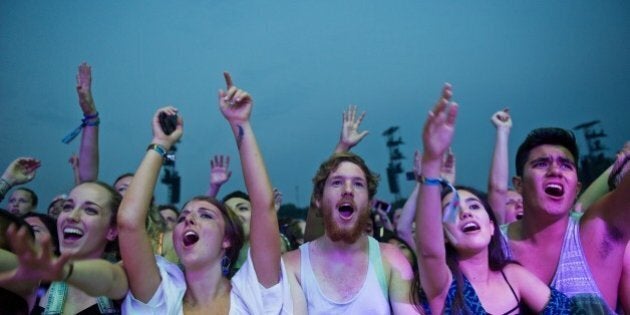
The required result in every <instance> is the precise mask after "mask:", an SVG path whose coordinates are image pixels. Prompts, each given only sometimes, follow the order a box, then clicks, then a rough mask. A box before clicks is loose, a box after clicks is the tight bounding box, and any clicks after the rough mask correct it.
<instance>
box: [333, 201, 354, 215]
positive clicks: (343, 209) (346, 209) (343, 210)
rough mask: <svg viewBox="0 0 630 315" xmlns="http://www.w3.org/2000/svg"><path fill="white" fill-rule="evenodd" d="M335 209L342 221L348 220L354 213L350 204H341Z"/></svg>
mask: <svg viewBox="0 0 630 315" xmlns="http://www.w3.org/2000/svg"><path fill="white" fill-rule="evenodd" d="M337 209H338V211H339V216H341V218H342V219H350V217H352V214H353V213H354V207H353V206H352V205H351V204H342V205H341V206H339V208H337Z"/></svg>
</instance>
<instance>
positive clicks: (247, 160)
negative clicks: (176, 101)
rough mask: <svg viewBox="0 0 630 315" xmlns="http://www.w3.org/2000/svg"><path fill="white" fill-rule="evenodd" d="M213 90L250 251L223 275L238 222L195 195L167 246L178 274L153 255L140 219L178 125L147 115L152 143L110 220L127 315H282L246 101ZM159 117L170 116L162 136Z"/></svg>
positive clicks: (269, 198) (264, 184) (237, 240)
mask: <svg viewBox="0 0 630 315" xmlns="http://www.w3.org/2000/svg"><path fill="white" fill-rule="evenodd" d="M225 77H226V83H227V86H228V91H226V92H223V91H221V92H220V94H219V103H220V108H221V112H222V113H223V115H224V116H225V118H226V119H227V120H228V122H229V124H230V127H231V128H232V131H233V132H234V136H235V138H236V141H237V145H238V150H239V154H240V157H241V165H242V167H243V176H244V179H245V186H246V187H247V191H248V193H249V195H250V198H251V203H252V219H251V236H252V238H251V248H250V251H249V255H248V259H247V261H246V262H245V264H244V265H243V266H242V267H241V269H239V271H238V272H237V273H236V274H235V275H234V276H233V277H232V278H230V277H229V272H230V265H231V263H232V262H234V261H236V258H237V255H238V253H239V250H240V248H241V246H242V244H243V231H242V228H241V226H240V225H239V221H238V219H237V218H236V217H234V216H233V215H232V214H231V213H230V212H229V211H227V210H226V208H225V207H224V206H223V205H222V204H221V203H219V202H218V201H216V200H215V199H214V198H211V197H207V196H201V197H195V198H193V199H192V200H190V201H189V202H187V203H186V204H185V205H184V207H183V208H182V211H181V214H180V216H179V218H178V222H177V224H176V225H175V228H174V229H173V244H174V247H175V251H176V252H177V256H178V257H179V260H180V263H181V265H182V266H183V270H182V269H180V267H179V266H178V265H175V264H172V263H169V262H167V261H165V260H164V259H162V258H161V257H159V256H154V255H153V251H152V250H151V242H150V238H149V235H148V233H147V229H146V225H145V219H146V216H147V212H148V208H149V203H150V201H151V195H152V194H153V189H154V188H155V184H156V181H157V177H158V175H159V172H160V168H161V166H162V163H163V159H164V155H165V153H166V152H168V149H170V148H171V147H172V145H173V144H175V143H176V142H177V141H178V140H179V139H180V137H181V136H182V132H183V129H182V125H183V121H182V118H181V116H180V115H178V112H177V110H176V109H175V108H174V107H165V108H162V109H160V110H158V111H157V112H156V114H155V115H154V117H153V141H152V144H151V145H150V146H149V148H148V150H147V153H146V155H145V157H144V159H143V160H142V162H141V164H140V166H139V167H138V170H137V171H136V173H135V176H134V179H133V181H132V182H131V185H130V186H129V188H128V190H127V192H126V193H125V197H124V199H123V203H122V205H121V208H120V212H119V216H118V219H119V220H118V224H119V230H120V236H121V238H122V239H124V240H125V242H121V243H120V248H121V253H122V256H123V260H124V268H125V271H126V273H127V276H128V277H129V288H130V293H129V294H128V295H127V297H126V299H125V301H124V303H123V311H124V312H126V313H129V314H184V313H203V314H208V313H210V312H213V313H216V314H228V313H229V314H263V313H269V314H271V313H273V314H278V313H287V312H288V313H290V312H291V308H290V305H286V304H283V300H286V301H290V296H289V295H288V294H289V290H288V282H287V277H286V276H281V275H282V273H281V261H280V246H279V244H280V238H279V232H278V230H279V229H278V222H277V219H276V211H275V209H274V206H273V194H272V189H271V184H270V182H269V178H268V176H267V171H266V168H265V166H264V163H263V160H262V156H261V154H260V151H259V149H258V144H257V142H256V138H255V137H254V133H253V130H252V127H251V125H250V123H249V117H250V113H251V108H252V99H251V97H250V96H249V94H247V93H246V92H244V91H242V90H240V89H237V88H236V87H234V86H232V81H231V79H230V76H229V75H228V74H225ZM160 116H163V117H164V116H166V117H176V118H177V123H176V126H175V128H174V131H173V132H172V133H169V134H166V133H165V132H164V130H163V129H162V127H161V124H160V118H159V117H160Z"/></svg>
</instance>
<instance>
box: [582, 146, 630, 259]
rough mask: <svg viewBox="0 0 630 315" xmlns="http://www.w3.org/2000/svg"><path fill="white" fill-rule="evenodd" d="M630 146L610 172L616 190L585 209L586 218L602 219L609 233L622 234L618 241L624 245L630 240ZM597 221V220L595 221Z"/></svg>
mask: <svg viewBox="0 0 630 315" xmlns="http://www.w3.org/2000/svg"><path fill="white" fill-rule="evenodd" d="M629 174H630V146H628V145H626V146H624V148H623V150H621V152H619V153H618V154H617V159H616V161H615V163H614V164H613V166H612V169H611V171H610V175H609V176H611V177H613V178H614V180H610V181H611V182H614V183H615V185H616V188H615V189H614V190H612V191H610V192H609V193H607V194H605V195H604V196H603V197H601V198H599V199H598V200H597V201H596V202H594V203H593V204H591V206H589V207H585V208H584V209H585V214H584V216H585V218H586V219H587V220H590V219H592V218H595V217H600V218H602V219H603V220H604V221H605V222H606V224H607V225H608V227H607V230H608V231H617V232H618V233H621V234H620V235H619V236H620V237H619V238H618V240H619V241H620V242H621V243H622V244H623V245H624V247H625V245H626V242H628V240H630V194H629V193H628V192H629V191H630V175H629ZM595 221H597V220H595Z"/></svg>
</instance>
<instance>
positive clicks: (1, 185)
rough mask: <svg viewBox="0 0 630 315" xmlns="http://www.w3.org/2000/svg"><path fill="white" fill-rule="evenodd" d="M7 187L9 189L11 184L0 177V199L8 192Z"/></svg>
mask: <svg viewBox="0 0 630 315" xmlns="http://www.w3.org/2000/svg"><path fill="white" fill-rule="evenodd" d="M9 189H11V184H9V182H7V180H6V179H4V178H1V177H0V200H2V198H4V196H5V195H6V194H7V192H9Z"/></svg>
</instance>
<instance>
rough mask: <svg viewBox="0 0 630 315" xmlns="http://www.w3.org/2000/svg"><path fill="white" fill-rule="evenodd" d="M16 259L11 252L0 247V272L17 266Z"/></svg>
mask: <svg viewBox="0 0 630 315" xmlns="http://www.w3.org/2000/svg"><path fill="white" fill-rule="evenodd" d="M18 263H19V261H18V259H17V257H16V256H15V254H13V253H12V252H10V251H8V250H6V249H0V272H4V271H8V270H13V269H15V268H17V266H18Z"/></svg>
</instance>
